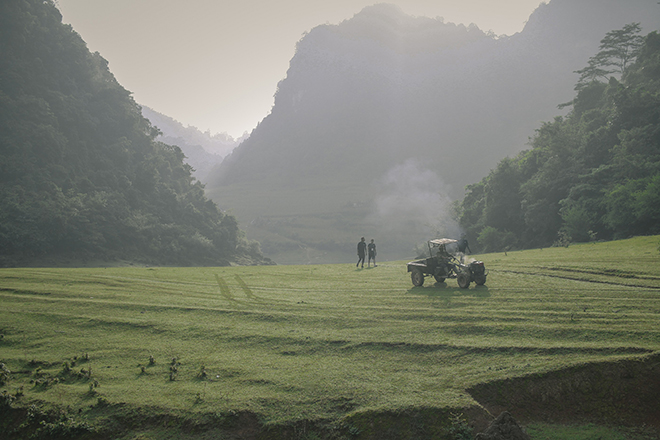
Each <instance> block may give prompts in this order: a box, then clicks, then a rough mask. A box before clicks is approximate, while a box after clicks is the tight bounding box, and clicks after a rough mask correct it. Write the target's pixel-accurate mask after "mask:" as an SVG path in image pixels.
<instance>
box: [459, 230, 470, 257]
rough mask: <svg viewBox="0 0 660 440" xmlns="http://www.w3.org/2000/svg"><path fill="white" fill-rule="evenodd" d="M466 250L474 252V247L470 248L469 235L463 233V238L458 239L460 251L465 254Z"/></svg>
mask: <svg viewBox="0 0 660 440" xmlns="http://www.w3.org/2000/svg"><path fill="white" fill-rule="evenodd" d="M466 250H467V251H469V252H470V253H472V249H470V245H469V244H468V241H467V237H466V236H465V234H463V235H461V239H460V240H459V241H458V252H460V253H462V254H464V253H465V251H466Z"/></svg>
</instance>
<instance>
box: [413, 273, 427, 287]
mask: <svg viewBox="0 0 660 440" xmlns="http://www.w3.org/2000/svg"><path fill="white" fill-rule="evenodd" d="M410 279H411V280H412V283H413V285H414V286H417V287H420V286H422V285H424V274H423V273H422V271H421V270H419V269H413V271H412V272H411V273H410Z"/></svg>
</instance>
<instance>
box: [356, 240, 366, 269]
mask: <svg viewBox="0 0 660 440" xmlns="http://www.w3.org/2000/svg"><path fill="white" fill-rule="evenodd" d="M366 250H367V243H366V242H365V241H364V237H362V238H361V239H360V242H359V243H358V245H357V254H358V262H357V264H356V265H355V267H358V266H359V265H360V263H362V268H364V256H365V253H366Z"/></svg>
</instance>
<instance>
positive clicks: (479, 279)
mask: <svg viewBox="0 0 660 440" xmlns="http://www.w3.org/2000/svg"><path fill="white" fill-rule="evenodd" d="M474 283H475V284H476V285H477V286H483V285H484V284H486V275H477V276H475V277H474Z"/></svg>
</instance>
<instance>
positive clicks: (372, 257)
mask: <svg viewBox="0 0 660 440" xmlns="http://www.w3.org/2000/svg"><path fill="white" fill-rule="evenodd" d="M367 250H368V251H369V260H367V267H369V266H370V265H371V260H374V267H376V243H374V239H373V238H372V239H371V243H369V244H368V245H367Z"/></svg>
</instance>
